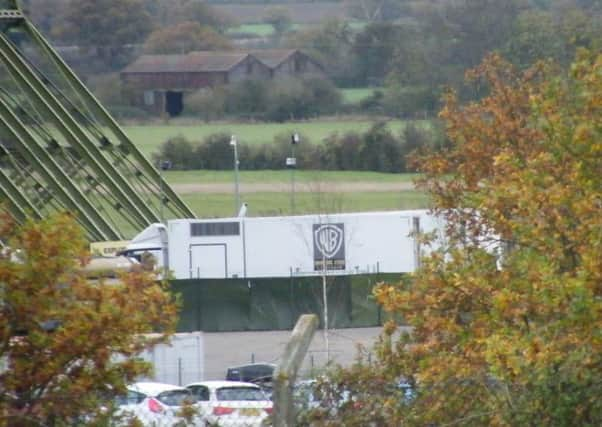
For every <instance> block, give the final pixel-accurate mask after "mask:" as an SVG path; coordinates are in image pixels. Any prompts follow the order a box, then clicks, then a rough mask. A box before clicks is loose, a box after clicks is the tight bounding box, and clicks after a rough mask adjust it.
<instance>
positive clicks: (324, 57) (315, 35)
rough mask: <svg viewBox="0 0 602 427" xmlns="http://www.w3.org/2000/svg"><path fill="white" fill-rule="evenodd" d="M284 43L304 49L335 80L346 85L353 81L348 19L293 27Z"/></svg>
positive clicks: (350, 36)
mask: <svg viewBox="0 0 602 427" xmlns="http://www.w3.org/2000/svg"><path fill="white" fill-rule="evenodd" d="M285 44H286V45H287V46H289V47H292V48H298V49H303V50H304V51H306V52H307V53H308V54H309V55H310V56H311V57H312V58H315V60H316V61H317V62H318V63H319V64H321V65H322V66H323V67H324V68H325V70H326V73H327V74H328V76H329V77H330V78H331V79H333V80H334V81H336V82H341V83H343V84H345V85H349V84H350V83H352V82H353V81H354V79H355V74H356V73H355V71H354V67H353V65H352V64H353V58H354V56H353V53H352V51H351V49H352V44H353V31H352V29H351V27H350V25H349V23H348V22H345V21H341V20H337V19H334V20H328V21H327V22H324V23H323V24H322V25H320V26H319V27H317V28H312V29H310V30H299V31H296V32H295V33H293V34H292V35H290V36H289V37H287V39H286V40H285Z"/></svg>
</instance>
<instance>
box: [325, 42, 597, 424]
mask: <svg viewBox="0 0 602 427" xmlns="http://www.w3.org/2000/svg"><path fill="white" fill-rule="evenodd" d="M467 76H468V78H469V79H470V80H471V81H472V82H473V83H474V84H479V85H480V86H481V87H483V86H485V87H487V91H488V92H487V93H488V95H487V96H485V97H484V98H482V99H481V100H479V101H477V102H473V103H471V104H468V105H461V104H460V103H459V101H458V99H457V97H456V96H455V94H454V93H448V94H447V96H446V99H445V106H444V108H443V110H442V112H441V117H442V119H443V120H444V121H445V122H446V124H447V134H448V137H449V140H450V145H449V146H447V147H446V148H444V149H442V150H439V151H437V152H430V153H422V154H421V155H419V156H417V159H416V160H417V164H418V165H419V167H420V170H421V171H422V172H423V173H424V175H423V178H422V179H421V180H420V185H421V186H422V188H424V189H426V190H427V191H428V192H429V193H430V194H431V195H432V197H433V200H434V203H435V206H436V208H435V212H436V213H438V214H439V215H441V216H443V217H445V218H446V220H447V225H448V227H447V228H448V229H447V242H448V243H447V244H446V245H445V247H443V248H441V249H440V250H436V251H434V252H433V253H432V254H430V255H429V256H428V257H425V259H423V262H422V265H421V268H420V269H419V270H418V271H416V272H415V274H413V276H412V277H411V280H410V281H409V282H408V283H400V284H382V285H380V286H378V287H377V288H376V290H375V297H376V299H377V300H378V302H379V303H380V304H382V306H383V307H384V309H385V310H387V311H389V312H391V313H394V314H396V315H397V316H398V317H400V318H403V319H404V322H403V323H405V324H406V325H407V326H410V327H411V329H410V332H402V331H400V330H399V328H398V327H397V325H396V324H394V323H393V322H390V323H388V324H387V325H386V326H385V328H384V332H383V334H382V336H381V341H380V343H379V345H378V346H377V347H376V349H375V351H376V354H377V357H376V358H375V357H372V358H371V359H368V358H361V357H360V358H359V359H358V362H357V364H355V365H354V366H353V367H351V368H350V369H339V370H338V372H336V373H335V374H334V375H333V376H332V378H331V379H330V380H329V381H328V382H327V384H326V385H327V386H328V385H329V384H330V385H332V384H336V386H337V388H338V389H341V388H347V389H348V390H350V391H351V397H350V398H349V400H350V401H353V402H355V403H356V404H354V405H352V406H351V407H349V408H350V409H349V410H340V411H338V412H337V414H336V416H334V417H333V416H332V412H330V413H329V414H330V415H324V413H321V414H320V413H314V419H313V423H314V424H313V425H345V426H361V425H374V426H425V425H429V426H452V425H453V426H485V425H492V426H568V425H579V426H598V425H602V401H601V400H600V395H601V394H602V55H601V54H599V53H595V54H593V53H591V52H580V53H579V55H578V57H577V59H576V61H575V62H574V63H573V65H572V66H571V68H570V71H569V73H563V72H561V71H559V70H557V69H555V68H554V67H552V66H550V65H547V64H539V65H537V66H536V67H534V68H532V69H530V70H527V71H525V72H522V73H519V72H518V71H516V70H515V69H513V68H512V67H511V66H510V65H509V63H507V62H505V61H504V60H503V59H501V58H500V57H498V56H496V55H491V56H489V57H487V58H486V59H485V61H484V62H483V63H482V64H481V65H480V66H479V67H478V68H476V69H474V70H472V71H471V72H469V73H468V75H467ZM402 385H405V386H407V385H410V386H411V388H412V390H413V391H412V392H411V393H410V394H409V396H408V395H407V394H405V395H404V394H403V393H402V390H404V387H402ZM331 388H332V386H331Z"/></svg>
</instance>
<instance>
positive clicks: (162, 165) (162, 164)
mask: <svg viewBox="0 0 602 427" xmlns="http://www.w3.org/2000/svg"><path fill="white" fill-rule="evenodd" d="M169 169H171V161H169V160H161V161H159V191H160V193H161V195H160V197H161V201H160V204H159V218H160V219H161V222H162V223H165V217H164V216H163V208H164V205H165V191H164V189H163V187H164V186H163V171H166V170H169Z"/></svg>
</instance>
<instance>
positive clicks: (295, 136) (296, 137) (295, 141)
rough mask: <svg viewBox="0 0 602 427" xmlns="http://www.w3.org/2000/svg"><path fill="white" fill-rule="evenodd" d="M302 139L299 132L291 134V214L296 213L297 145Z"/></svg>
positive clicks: (289, 162) (287, 162) (289, 166)
mask: <svg viewBox="0 0 602 427" xmlns="http://www.w3.org/2000/svg"><path fill="white" fill-rule="evenodd" d="M300 140H301V139H300V138H299V134H298V133H297V132H295V133H294V134H292V135H291V157H287V158H286V167H287V168H289V169H290V170H291V215H294V214H295V169H297V158H296V157H295V145H297V144H298V143H299V141H300Z"/></svg>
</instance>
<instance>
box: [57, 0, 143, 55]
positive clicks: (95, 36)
mask: <svg viewBox="0 0 602 427" xmlns="http://www.w3.org/2000/svg"><path fill="white" fill-rule="evenodd" d="M152 29H153V27H152V19H151V15H150V14H149V13H148V11H147V9H146V8H145V3H144V0H70V1H69V3H68V4H67V7H66V9H65V10H64V11H63V16H62V19H61V24H60V25H58V26H57V27H55V29H54V31H53V33H54V34H55V35H56V36H58V37H60V39H61V40H63V41H65V42H66V43H70V44H73V45H78V46H80V47H82V48H84V49H88V50H90V49H93V50H95V51H96V52H98V54H99V56H100V57H101V58H102V59H103V60H105V62H106V63H108V64H110V65H115V64H114V61H115V59H116V57H118V56H119V55H120V54H121V52H122V49H123V46H125V45H127V44H132V43H139V42H141V41H143V40H144V39H145V38H146V36H147V35H148V34H149V33H150V32H151V31H152Z"/></svg>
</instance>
